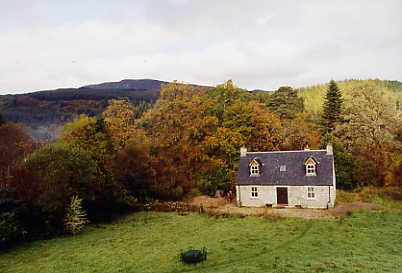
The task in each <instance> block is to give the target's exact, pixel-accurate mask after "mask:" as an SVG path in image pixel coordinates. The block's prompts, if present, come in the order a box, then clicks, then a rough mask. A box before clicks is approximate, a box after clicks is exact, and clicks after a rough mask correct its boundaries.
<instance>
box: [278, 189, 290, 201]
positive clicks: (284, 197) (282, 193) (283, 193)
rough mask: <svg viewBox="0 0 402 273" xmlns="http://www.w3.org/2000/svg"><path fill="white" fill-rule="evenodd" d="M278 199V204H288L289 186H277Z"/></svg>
mask: <svg viewBox="0 0 402 273" xmlns="http://www.w3.org/2000/svg"><path fill="white" fill-rule="evenodd" d="M276 199H277V204H278V205H287V204H288V188H276Z"/></svg>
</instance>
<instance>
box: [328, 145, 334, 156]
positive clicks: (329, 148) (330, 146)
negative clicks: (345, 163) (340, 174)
mask: <svg viewBox="0 0 402 273" xmlns="http://www.w3.org/2000/svg"><path fill="white" fill-rule="evenodd" d="M333 154H334V148H333V147H332V144H331V143H328V144H327V155H333Z"/></svg>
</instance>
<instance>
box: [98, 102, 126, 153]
mask: <svg viewBox="0 0 402 273" xmlns="http://www.w3.org/2000/svg"><path fill="white" fill-rule="evenodd" d="M102 115H103V117H104V119H105V123H106V125H107V128H108V130H109V133H110V136H111V138H112V143H113V145H114V148H115V149H116V150H121V149H122V148H124V146H125V145H126V143H127V141H128V140H129V138H130V136H131V135H132V133H133V130H134V108H133V106H132V105H131V104H130V103H129V102H128V100H127V99H119V100H117V99H116V100H109V106H108V107H107V108H106V110H105V111H104V112H103V114H102Z"/></svg>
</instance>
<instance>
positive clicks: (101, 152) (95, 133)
mask: <svg viewBox="0 0 402 273" xmlns="http://www.w3.org/2000/svg"><path fill="white" fill-rule="evenodd" d="M61 140H62V141H63V142H64V143H66V144H68V145H71V146H74V147H77V148H79V149H82V150H85V151H87V152H89V153H90V154H91V157H92V159H93V160H94V161H96V162H97V163H98V164H99V165H102V164H104V163H105V158H106V156H107V155H109V154H111V153H112V152H113V144H112V141H111V136H110V135H109V132H108V130H107V128H106V123H105V121H104V119H103V118H102V117H99V118H94V117H87V116H85V115H81V116H80V117H78V118H77V119H75V120H74V121H72V122H69V123H67V124H66V125H65V126H64V129H63V131H62V132H61Z"/></svg>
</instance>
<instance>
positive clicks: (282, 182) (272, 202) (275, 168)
mask: <svg viewBox="0 0 402 273" xmlns="http://www.w3.org/2000/svg"><path fill="white" fill-rule="evenodd" d="M236 198H237V204H238V206H250V207H259V206H268V207H271V206H272V207H277V206H287V207H303V208H329V207H333V206H334V204H335V199H336V180H335V167H334V156H333V150H332V145H330V144H329V145H327V149H326V150H309V149H306V150H303V151H275V152H247V150H246V149H245V148H242V149H241V151H240V165H239V172H238V174H237V178H236Z"/></svg>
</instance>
